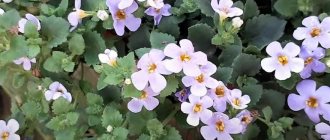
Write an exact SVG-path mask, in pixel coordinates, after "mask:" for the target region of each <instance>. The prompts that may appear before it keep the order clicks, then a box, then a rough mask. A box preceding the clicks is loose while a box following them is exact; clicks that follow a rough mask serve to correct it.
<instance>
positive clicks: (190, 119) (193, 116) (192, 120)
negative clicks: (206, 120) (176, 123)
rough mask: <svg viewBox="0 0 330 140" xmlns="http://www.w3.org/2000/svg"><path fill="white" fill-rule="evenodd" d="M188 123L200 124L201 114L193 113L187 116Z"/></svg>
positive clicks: (192, 124)
mask: <svg viewBox="0 0 330 140" xmlns="http://www.w3.org/2000/svg"><path fill="white" fill-rule="evenodd" d="M187 123H188V124H190V125H191V126H197V125H198V124H199V115H197V114H196V113H191V114H189V115H188V117H187Z"/></svg>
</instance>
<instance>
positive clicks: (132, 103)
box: [127, 99, 143, 113]
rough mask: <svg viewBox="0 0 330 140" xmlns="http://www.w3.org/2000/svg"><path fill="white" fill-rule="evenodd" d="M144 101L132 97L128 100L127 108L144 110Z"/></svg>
mask: <svg viewBox="0 0 330 140" xmlns="http://www.w3.org/2000/svg"><path fill="white" fill-rule="evenodd" d="M142 106H143V105H142V103H141V101H139V100H138V99H132V100H131V101H129V102H128V104H127V108H128V110H130V111H132V112H134V113H138V112H140V111H141V110H142Z"/></svg>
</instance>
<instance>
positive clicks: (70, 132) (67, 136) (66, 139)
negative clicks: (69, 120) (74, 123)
mask: <svg viewBox="0 0 330 140" xmlns="http://www.w3.org/2000/svg"><path fill="white" fill-rule="evenodd" d="M76 132H77V128H74V127H71V128H68V129H64V130H60V131H55V132H54V136H55V139H56V140H73V139H74V138H75V135H76Z"/></svg>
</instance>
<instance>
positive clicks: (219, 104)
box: [208, 81, 230, 112]
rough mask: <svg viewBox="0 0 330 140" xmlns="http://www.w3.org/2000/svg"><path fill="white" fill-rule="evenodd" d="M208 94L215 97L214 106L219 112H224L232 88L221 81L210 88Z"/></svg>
mask: <svg viewBox="0 0 330 140" xmlns="http://www.w3.org/2000/svg"><path fill="white" fill-rule="evenodd" d="M208 96H210V97H211V98H212V99H213V102H214V104H213V108H214V109H215V110H216V111H217V112H224V111H226V109H227V101H228V97H229V96H230V90H229V89H228V88H227V87H226V86H225V85H224V83H223V82H221V81H219V82H218V84H217V86H216V87H215V88H212V89H209V90H208Z"/></svg>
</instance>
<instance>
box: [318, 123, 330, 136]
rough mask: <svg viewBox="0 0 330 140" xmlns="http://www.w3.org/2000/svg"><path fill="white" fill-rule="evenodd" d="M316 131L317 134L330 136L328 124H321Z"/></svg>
mask: <svg viewBox="0 0 330 140" xmlns="http://www.w3.org/2000/svg"><path fill="white" fill-rule="evenodd" d="M315 130H316V132H317V133H320V134H329V133H330V126H329V125H328V124H326V123H323V122H321V123H319V124H317V125H315Z"/></svg>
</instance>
